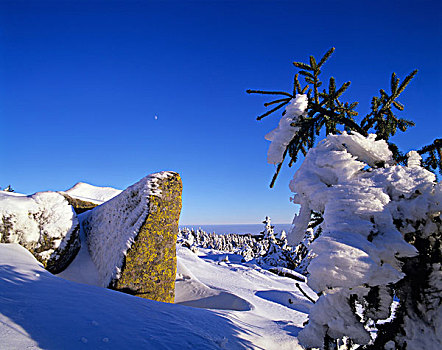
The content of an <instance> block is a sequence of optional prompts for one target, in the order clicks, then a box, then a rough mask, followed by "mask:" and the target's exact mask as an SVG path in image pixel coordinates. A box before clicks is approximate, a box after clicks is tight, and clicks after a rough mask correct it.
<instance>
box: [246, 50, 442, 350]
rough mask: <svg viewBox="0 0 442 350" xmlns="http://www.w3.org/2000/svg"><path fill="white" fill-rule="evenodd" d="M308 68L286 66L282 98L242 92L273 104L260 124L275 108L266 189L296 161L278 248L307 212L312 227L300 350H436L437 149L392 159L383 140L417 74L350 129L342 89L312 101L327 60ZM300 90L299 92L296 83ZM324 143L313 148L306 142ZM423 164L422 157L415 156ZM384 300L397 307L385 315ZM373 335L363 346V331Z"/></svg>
mask: <svg viewBox="0 0 442 350" xmlns="http://www.w3.org/2000/svg"><path fill="white" fill-rule="evenodd" d="M333 51H334V48H332V49H331V50H329V51H328V52H327V53H326V54H325V55H324V57H322V59H321V60H320V61H319V62H318V63H317V61H316V60H315V58H314V57H313V56H310V62H309V64H307V63H302V62H295V63H294V65H295V66H296V67H297V68H299V69H300V71H299V72H298V74H296V75H295V79H294V89H293V92H292V93H287V92H281V91H257V90H248V92H249V93H260V94H269V95H279V96H281V98H278V99H276V100H275V101H272V102H269V103H266V104H265V106H270V105H274V104H277V105H276V107H274V108H272V109H271V110H269V111H268V112H266V113H264V114H263V115H261V116H259V117H258V119H261V118H263V117H265V116H267V115H269V114H271V113H273V112H275V111H277V110H278V109H280V108H282V107H284V106H286V107H285V110H284V112H283V116H282V118H281V120H280V122H279V126H278V128H276V129H275V130H273V131H272V132H271V133H269V134H268V135H266V139H268V140H270V141H272V143H271V145H270V147H269V151H268V161H269V163H272V164H275V165H277V168H276V173H275V176H274V177H273V180H272V182H271V187H272V186H273V185H274V182H275V180H276V177H277V175H278V173H279V171H280V169H281V166H282V163H283V161H284V159H285V158H286V157H287V155H288V156H289V158H290V164H289V165H292V164H293V163H294V162H295V161H296V160H297V158H298V154H299V152H301V153H302V154H303V155H304V156H305V159H304V161H303V163H302V165H301V166H300V168H299V170H298V171H297V172H296V174H295V176H294V178H293V180H292V181H291V183H290V188H291V190H292V191H293V192H294V193H295V196H294V198H293V202H294V203H298V204H300V205H301V209H300V212H299V214H298V215H296V216H295V219H294V224H295V226H294V229H293V231H292V232H291V234H290V236H289V237H288V238H289V243H291V244H292V245H294V244H297V243H299V242H300V241H301V240H302V238H303V236H304V234H305V232H306V230H307V228H308V226H309V222H310V223H311V219H312V213H318V214H319V216H320V219H321V220H319V221H318V223H319V224H320V228H321V230H320V231H319V232H318V233H319V235H317V236H318V237H317V238H316V239H315V240H314V242H313V243H312V244H311V246H310V252H311V253H312V254H313V256H314V257H313V259H312V260H311V263H310V265H309V266H308V271H309V273H310V277H309V282H308V283H309V285H310V286H311V287H312V288H313V289H314V290H316V291H317V292H318V294H319V298H318V300H317V301H316V303H315V305H314V306H313V308H312V309H311V312H310V316H309V321H308V324H307V325H306V327H305V328H304V329H303V330H302V331H301V332H300V333H299V341H300V343H301V344H303V345H304V346H305V347H315V348H322V349H332V348H336V345H337V341H338V340H342V339H346V343H347V344H348V346H349V348H350V347H352V348H363V349H409V350H411V349H440V348H442V344H441V339H442V329H441V328H442V327H441V325H442V310H441V307H440V306H441V296H442V267H441V266H442V265H441V264H442V259H441V244H440V242H441V226H442V224H441V222H442V220H441V212H442V184H441V183H437V181H436V176H435V175H434V174H433V173H431V172H430V171H429V170H432V171H435V170H439V172H440V173H441V174H442V166H441V155H442V151H441V147H442V140H441V139H437V140H435V141H434V142H433V143H432V144H430V145H428V146H425V147H423V148H421V149H420V150H418V151H412V152H409V153H408V154H407V155H404V154H402V153H401V152H400V151H399V149H398V147H397V146H396V145H395V144H394V143H392V142H391V141H390V137H391V136H393V135H394V134H395V133H396V131H397V130H398V129H399V130H400V131H406V129H407V128H408V127H410V126H413V125H414V124H413V122H411V121H409V120H406V119H403V118H400V117H398V116H397V115H396V114H395V113H396V112H395V111H394V110H393V108H395V109H396V110H399V111H402V110H403V109H404V106H403V105H402V104H401V103H400V102H398V101H397V98H398V97H399V95H400V94H401V93H402V92H403V91H404V89H405V88H406V86H407V85H408V83H409V82H410V81H411V79H412V78H413V77H414V75H415V74H416V72H417V71H414V72H412V73H411V74H410V75H408V76H407V77H406V78H405V79H404V81H403V82H402V83H400V80H399V79H398V78H397V76H396V74H394V73H393V74H392V76H391V93H387V92H386V91H385V90H382V89H381V90H380V96H378V97H373V99H372V102H371V111H370V113H369V114H368V115H367V116H365V117H364V118H363V119H362V120H361V121H360V122H359V123H358V122H357V121H356V120H355V119H354V118H355V117H357V115H358V114H357V112H356V111H355V110H354V109H355V107H356V106H357V102H352V103H350V102H345V103H344V102H341V101H340V98H341V96H342V94H343V93H344V92H345V90H346V89H347V88H348V87H349V85H350V82H347V83H345V84H343V85H342V86H341V87H339V88H337V87H336V83H335V79H334V78H330V81H329V84H328V85H329V86H328V90H325V89H324V90H323V91H322V92H320V90H319V88H320V87H321V85H322V82H321V80H320V74H321V69H322V67H323V65H324V63H325V62H326V61H327V59H328V58H329V57H330V56H331V54H332V53H333ZM300 75H301V76H303V77H304V79H305V82H306V83H307V84H308V85H306V86H305V87H301V84H300V82H299V76H300ZM321 131H325V135H326V139H325V140H323V141H321V142H319V143H318V144H317V145H316V142H315V137H316V136H318V135H319V134H320V133H321ZM422 158H423V159H422ZM393 297H397V298H398V300H399V305H398V307H397V309H396V311H395V313H394V316H393V317H391V318H390V320H389V321H388V322H385V321H384V322H380V321H381V320H385V319H387V318H388V317H389V316H391V306H392V303H393ZM369 326H370V327H374V328H376V329H377V336H376V337H375V339H372V337H371V336H370V333H369V332H368V331H367V328H368V327H369Z"/></svg>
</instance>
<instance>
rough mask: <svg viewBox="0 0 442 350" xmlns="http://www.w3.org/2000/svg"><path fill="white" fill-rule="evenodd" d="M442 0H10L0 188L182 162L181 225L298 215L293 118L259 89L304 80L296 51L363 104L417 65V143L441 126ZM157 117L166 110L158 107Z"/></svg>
mask: <svg viewBox="0 0 442 350" xmlns="http://www.w3.org/2000/svg"><path fill="white" fill-rule="evenodd" d="M441 45H442V2H441V1H440V0H436V1H425V0H420V1H416V0H413V1H385V0H384V1H302V2H301V1H295V0H293V1H286V2H282V1H239V0H238V1H183V0H182V1H176V2H175V1H120V2H113V1H78V0H76V1H10V2H9V1H0V121H1V126H2V131H1V136H0V152H1V157H2V161H1V163H0V164H1V165H0V186H1V187H6V186H7V185H8V184H11V185H12V187H13V188H14V189H15V190H16V191H17V192H21V193H29V194H30V193H34V192H37V191H44V190H65V189H68V188H70V187H72V186H73V185H74V184H75V183H76V182H78V181H84V182H88V183H91V184H94V185H99V186H112V187H116V188H120V189H124V188H126V187H127V186H129V185H131V184H132V183H134V182H136V181H138V180H139V179H140V178H142V177H144V176H145V175H147V174H149V173H152V172H156V171H161V170H173V171H177V172H179V173H180V174H181V176H182V179H183V184H184V192H183V211H182V217H181V223H182V224H198V223H200V224H204V223H205V224H209V223H211V224H214V223H259V222H260V221H262V219H263V218H264V216H266V215H269V216H270V217H271V218H272V219H273V222H277V223H284V222H291V220H292V217H293V214H294V213H295V212H296V211H297V208H296V207H295V206H294V205H293V204H292V203H290V201H289V197H290V195H291V194H290V191H289V189H288V183H289V180H290V178H291V177H292V176H293V174H294V171H295V170H296V166H295V167H293V168H288V167H287V166H284V168H283V170H282V172H281V175H280V178H279V180H278V181H277V183H276V186H275V188H274V189H269V187H268V185H269V182H270V180H271V177H272V175H273V172H274V166H273V165H270V164H267V163H266V153H267V147H268V142H267V141H266V140H265V139H264V135H265V134H266V133H267V132H268V131H270V130H271V129H273V128H274V127H275V126H276V125H277V122H278V119H279V115H278V116H276V115H275V116H273V117H268V118H266V119H264V120H263V121H261V122H258V121H256V120H255V117H256V116H257V115H259V114H261V113H263V112H264V111H265V109H264V107H263V105H262V104H263V102H265V101H266V99H265V98H262V97H260V96H250V95H247V94H246V93H245V90H246V89H266V90H269V89H282V90H288V89H291V82H292V79H293V74H294V73H295V68H294V67H293V65H292V62H293V61H294V60H307V59H308V56H309V55H310V54H313V55H315V56H316V57H319V56H321V55H322V54H323V53H325V51H327V50H328V49H329V48H330V47H332V46H335V47H336V52H335V54H334V55H333V56H332V58H331V59H330V60H329V63H328V64H327V66H326V67H325V68H324V73H325V75H326V76H327V75H333V76H334V77H335V78H336V79H337V82H338V83H343V82H345V81H347V80H351V81H352V86H351V87H350V89H349V90H348V92H347V93H346V94H345V95H344V96H346V97H347V98H348V100H350V101H354V100H357V101H359V102H360V106H359V109H358V111H359V112H360V114H361V115H365V114H366V113H367V111H368V108H369V104H370V100H371V97H372V96H373V95H374V94H376V95H377V94H378V91H379V89H380V88H384V89H388V91H389V80H390V76H391V73H392V72H393V71H395V72H396V73H397V74H398V75H399V77H401V78H404V77H405V76H406V75H407V74H408V73H410V72H411V71H412V70H413V69H415V68H418V69H419V73H418V75H417V76H416V78H415V79H414V80H413V82H412V83H411V84H410V85H409V87H408V88H407V90H406V91H405V93H404V94H403V96H402V98H401V99H400V101H402V102H403V103H404V104H405V106H406V109H405V112H403V113H402V116H403V117H406V118H407V117H408V118H410V119H413V120H414V121H415V122H416V123H417V126H416V127H415V128H412V129H410V131H409V132H407V133H406V134H404V135H401V136H398V137H395V138H394V139H393V140H395V141H396V142H397V143H398V144H399V145H400V146H401V148H402V149H403V150H405V151H407V150H409V149H412V148H417V147H421V146H422V145H424V144H428V143H430V142H431V141H432V140H433V139H434V138H436V137H441V136H442V116H441V107H442V103H441V100H442V89H441V88H442V83H441V81H442V79H441V76H442V70H441V62H442V55H441V53H442V50H441ZM155 116H157V117H155Z"/></svg>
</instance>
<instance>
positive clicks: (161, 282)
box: [83, 172, 182, 302]
mask: <svg viewBox="0 0 442 350" xmlns="http://www.w3.org/2000/svg"><path fill="white" fill-rule="evenodd" d="M181 193H182V183H181V178H180V176H179V175H178V174H177V173H174V172H161V173H156V174H152V175H149V176H147V177H145V178H143V179H142V180H140V181H139V182H137V183H136V184H134V185H132V186H130V187H129V188H127V189H126V190H124V191H123V192H122V193H121V194H119V195H118V196H116V197H114V198H112V199H111V200H109V201H107V202H106V203H103V204H102V205H100V206H98V207H96V208H94V209H92V210H91V211H90V212H88V213H87V214H85V215H87V217H86V218H85V219H84V220H83V228H84V230H85V233H86V236H87V241H88V249H89V253H90V255H91V258H92V261H93V262H94V264H95V266H96V267H97V270H98V273H99V276H100V283H101V285H102V286H103V287H109V288H112V289H115V290H119V291H122V292H125V293H129V294H133V295H136V296H140V297H143V298H148V299H152V300H157V301H164V302H173V301H174V293H175V278H176V240H177V234H178V222H179V215H180V212H181Z"/></svg>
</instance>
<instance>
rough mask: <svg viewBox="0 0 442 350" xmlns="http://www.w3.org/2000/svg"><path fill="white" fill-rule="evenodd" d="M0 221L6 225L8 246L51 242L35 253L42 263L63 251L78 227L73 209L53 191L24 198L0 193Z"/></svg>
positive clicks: (23, 196) (34, 245)
mask: <svg viewBox="0 0 442 350" xmlns="http://www.w3.org/2000/svg"><path fill="white" fill-rule="evenodd" d="M0 221H2V223H3V225H6V226H7V228H6V231H7V232H8V234H9V236H8V237H6V238H5V239H4V240H6V242H8V243H20V244H22V245H24V246H27V247H36V246H38V244H39V242H40V241H43V240H44V239H45V238H51V239H53V244H52V247H51V249H48V250H45V251H43V252H41V253H38V254H39V256H41V258H42V259H43V260H48V259H49V258H50V257H51V255H52V254H53V253H54V252H55V250H56V249H57V248H63V247H64V245H65V244H66V242H67V241H68V240H69V238H70V235H71V233H72V232H73V231H74V229H75V228H76V227H77V225H78V220H77V217H76V215H75V212H74V211H73V209H72V207H71V206H70V205H69V203H68V202H67V201H66V199H65V198H64V197H63V196H62V195H60V194H59V193H56V192H38V193H35V194H33V195H31V196H26V195H21V194H17V193H13V192H5V191H0ZM0 226H1V224H0ZM1 238H2V233H1V231H0V239H1Z"/></svg>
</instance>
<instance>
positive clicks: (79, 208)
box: [60, 192, 98, 214]
mask: <svg viewBox="0 0 442 350" xmlns="http://www.w3.org/2000/svg"><path fill="white" fill-rule="evenodd" d="M60 194H61V195H62V196H63V197H64V198H66V200H67V201H68V203H69V204H70V205H71V206H72V207H73V208H74V210H75V212H76V213H77V214H81V213H84V212H85V211H88V210H91V209H94V208H95V207H96V206H98V204H96V203H92V202H88V201H85V200H82V199H78V198H73V197H71V196H69V195H68V194H66V193H63V192H60Z"/></svg>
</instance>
